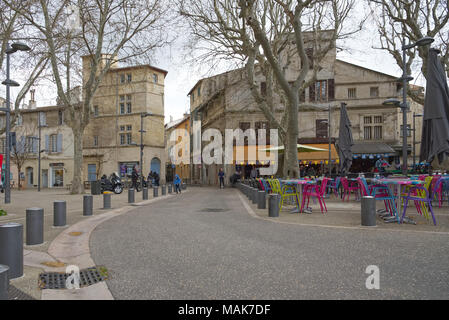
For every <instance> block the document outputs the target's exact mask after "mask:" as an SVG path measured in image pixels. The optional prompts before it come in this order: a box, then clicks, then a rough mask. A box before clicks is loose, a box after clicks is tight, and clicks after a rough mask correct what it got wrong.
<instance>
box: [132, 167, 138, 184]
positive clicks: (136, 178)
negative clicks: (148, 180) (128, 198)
mask: <svg viewBox="0 0 449 320" xmlns="http://www.w3.org/2000/svg"><path fill="white" fill-rule="evenodd" d="M138 179H139V173H138V172H137V166H134V167H133V171H132V173H131V180H132V186H131V188H134V189H137V180H138Z"/></svg>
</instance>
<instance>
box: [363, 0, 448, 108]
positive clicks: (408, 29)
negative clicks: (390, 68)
mask: <svg viewBox="0 0 449 320" xmlns="http://www.w3.org/2000/svg"><path fill="white" fill-rule="evenodd" d="M368 3H369V5H370V8H371V14H372V15H373V17H374V18H375V21H376V24H377V27H378V32H379V42H380V45H379V47H378V49H381V50H385V51H387V52H388V53H389V54H391V55H392V56H393V58H394V59H395V60H396V63H397V65H398V66H399V67H400V68H401V69H402V66H403V60H402V50H401V49H402V42H403V40H404V39H405V40H406V43H407V44H408V43H412V42H416V41H417V40H419V39H421V38H423V37H424V36H430V37H433V38H434V39H435V42H434V43H433V44H432V46H433V47H435V48H439V49H440V50H441V60H442V62H443V64H444V67H445V69H446V72H447V74H448V76H449V23H448V22H449V0H425V1H424V0H368ZM416 53H418V56H419V57H420V58H421V59H422V67H421V72H422V74H423V75H424V77H426V76H427V55H428V47H427V46H425V47H415V48H412V49H409V50H407V63H406V67H407V74H409V75H410V74H412V71H413V66H414V63H415V62H416ZM408 94H409V96H410V97H411V98H412V99H413V100H414V101H416V102H418V103H420V104H424V97H423V96H422V95H419V94H418V93H416V92H414V91H413V90H410V88H409V91H408Z"/></svg>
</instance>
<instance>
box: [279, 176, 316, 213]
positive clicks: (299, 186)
mask: <svg viewBox="0 0 449 320" xmlns="http://www.w3.org/2000/svg"><path fill="white" fill-rule="evenodd" d="M282 183H283V184H285V185H288V186H293V187H294V188H295V190H296V192H298V191H299V201H302V193H303V188H304V185H305V184H309V185H316V184H317V181H316V180H305V179H291V180H282ZM297 205H298V208H297V209H298V211H297V212H299V213H301V203H297ZM293 213H296V211H295V212H293Z"/></svg>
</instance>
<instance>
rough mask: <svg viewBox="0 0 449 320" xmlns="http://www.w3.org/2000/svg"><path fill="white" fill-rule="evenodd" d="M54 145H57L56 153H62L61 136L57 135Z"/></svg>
mask: <svg viewBox="0 0 449 320" xmlns="http://www.w3.org/2000/svg"><path fill="white" fill-rule="evenodd" d="M56 143H57V149H56V150H57V152H62V134H61V133H59V134H58V138H57V141H56Z"/></svg>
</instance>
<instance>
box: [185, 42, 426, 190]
mask: <svg viewBox="0 0 449 320" xmlns="http://www.w3.org/2000/svg"><path fill="white" fill-rule="evenodd" d="M311 58H312V61H313V56H312V57H311ZM300 65H301V62H300V60H299V58H297V59H296V60H295V59H293V63H292V64H291V65H290V66H289V68H288V69H287V70H286V74H287V79H288V80H289V81H293V80H294V79H295V78H296V76H297V75H298V73H299V70H300ZM396 79H397V77H393V76H391V75H388V74H384V73H381V72H377V71H374V70H370V69H367V68H364V67H361V66H357V65H355V64H352V63H348V62H344V61H342V60H339V59H337V58H336V50H333V51H331V52H329V53H328V54H327V55H326V56H325V58H324V59H323V61H322V64H321V70H320V71H319V72H318V74H317V79H316V82H315V84H314V85H312V86H310V87H309V88H307V89H306V90H305V94H304V95H303V96H302V97H301V102H302V103H303V106H304V107H300V111H299V113H298V122H299V142H300V143H306V144H310V145H311V146H318V147H321V148H323V149H329V147H328V146H329V144H328V140H329V139H330V140H331V158H332V159H331V164H332V163H333V166H334V168H335V164H336V163H338V157H337V156H336V149H335V145H334V143H335V141H336V139H337V138H338V130H339V123H340V105H341V103H346V104H347V109H348V114H349V118H350V121H351V124H352V128H353V137H354V140H355V146H354V150H353V151H354V153H355V158H356V159H354V164H355V166H357V165H360V168H359V169H357V170H362V169H363V170H368V167H370V166H372V164H373V162H374V161H375V160H377V158H378V157H380V156H381V155H383V156H386V157H387V158H388V159H389V160H390V162H391V163H392V164H394V163H395V162H397V161H400V157H401V151H402V131H401V125H402V113H401V110H400V109H399V108H395V107H391V106H384V105H383V104H382V103H383V101H384V100H386V99H388V98H398V99H400V97H401V93H402V88H401V86H400V84H398V83H397V82H396ZM256 82H257V84H258V85H259V86H260V90H261V92H262V91H263V90H264V82H265V79H264V77H263V75H262V74H260V73H259V74H258V73H257V72H256ZM415 89H416V90H421V91H422V89H423V88H420V87H415ZM188 95H189V97H190V106H191V108H190V109H191V113H192V121H194V120H195V119H197V120H201V131H203V132H204V130H206V129H208V128H215V129H218V130H219V131H220V132H222V133H223V134H224V130H225V129H237V128H240V129H242V130H245V129H248V128H252V129H256V130H257V129H261V128H267V129H269V125H268V121H267V120H266V117H265V116H264V114H263V113H262V112H261V111H260V109H259V108H258V106H257V104H256V103H255V101H254V99H253V97H252V95H251V93H250V90H249V86H248V84H247V80H246V78H245V72H244V70H243V69H237V70H233V71H229V72H226V73H223V74H219V75H217V76H213V77H209V78H205V79H201V80H200V81H198V82H197V84H196V85H195V86H194V87H193V88H192V89H191V91H190V92H189V93H188ZM277 99H278V100H277V103H276V104H277V108H276V111H275V115H276V117H277V118H278V119H280V117H281V115H282V112H283V105H282V103H281V102H280V100H279V98H277ZM409 103H410V112H408V113H407V115H408V121H409V122H408V125H409V126H410V129H413V128H411V125H412V123H413V114H414V113H415V114H422V112H423V106H421V105H418V104H416V103H414V102H412V100H411V99H409ZM310 105H314V106H316V107H314V108H312V107H310ZM329 107H330V108H331V112H330V119H329V111H328V110H329ZM421 120H422V118H416V124H417V125H416V130H415V134H416V141H420V139H421V123H422V121H421ZM329 124H330V125H329ZM329 127H330V137H329ZM195 130H199V129H195V128H193V129H192V142H193V133H194V131H195ZM412 136H413V132H412V131H411V130H410V131H409V137H408V143H409V153H411V150H412V147H411V144H412ZM198 143H199V142H198ZM206 144H207V142H206ZM202 145H203V147H204V142H203V143H202ZM192 151H193V149H192ZM192 153H193V152H192ZM322 154H323V155H322V159H314V160H313V161H311V160H312V159H308V158H307V156H306V157H302V156H301V157H300V158H301V159H302V160H304V164H307V163H308V164H313V163H315V164H317V163H318V164H321V165H322V166H326V165H328V156H327V154H328V153H326V152H324V153H322ZM416 154H419V147H418V148H417V150H416ZM310 155H312V153H310ZM199 157H200V155H199V154H193V156H192V160H193V159H194V158H199ZM311 158H313V157H312V156H311ZM362 160H363V161H362ZM370 160H371V162H370ZM358 162H361V163H360V164H359V163H358ZM412 162H413V159H412V157H409V165H411V164H412ZM246 164H250V163H245V165H246ZM219 167H220V166H219V165H209V166H206V165H203V164H201V163H199V164H194V165H193V169H192V180H193V182H198V183H204V184H216V183H217V181H218V179H217V173H218V169H219ZM222 167H223V168H224V169H225V172H226V175H227V177H228V178H229V177H230V176H231V175H232V174H233V173H234V172H235V165H226V166H222ZM226 180H227V182H228V181H229V179H226Z"/></svg>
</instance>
